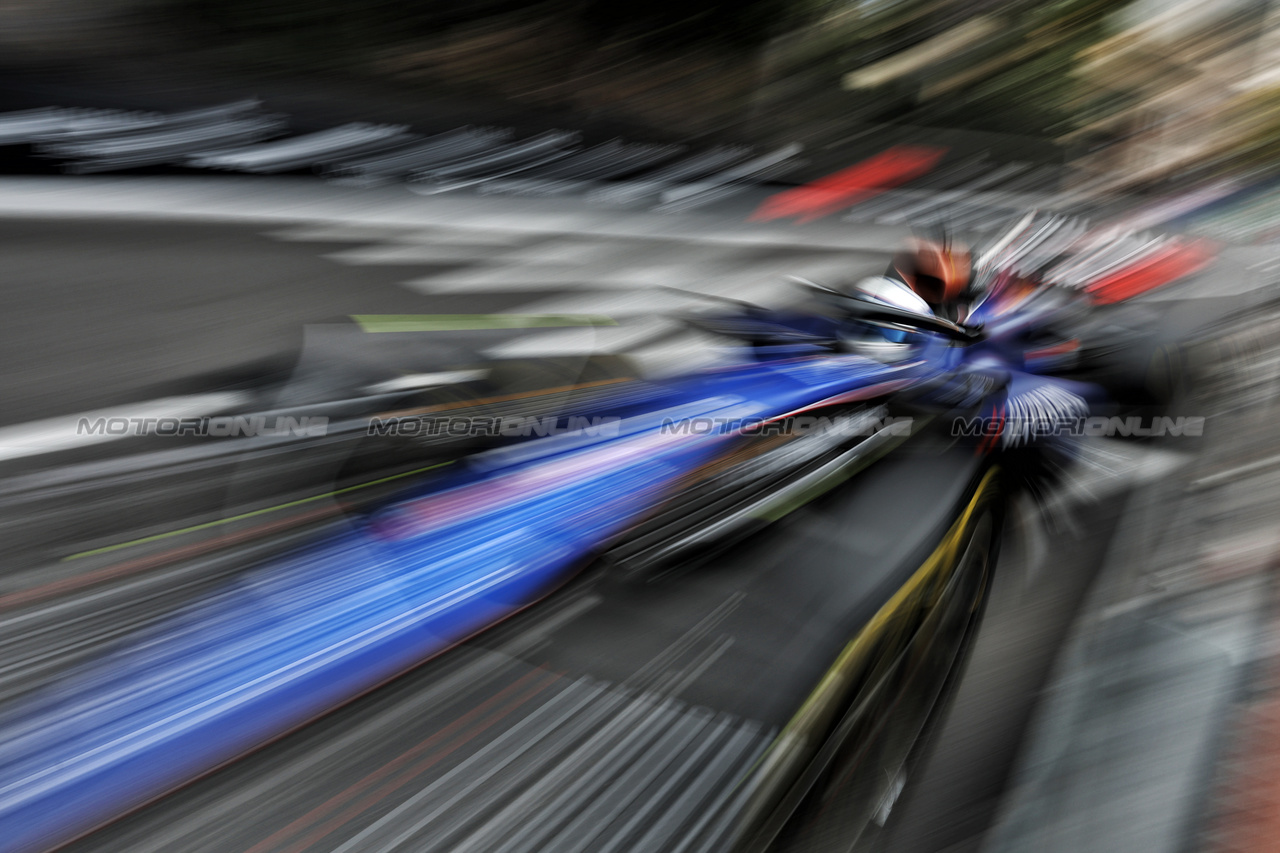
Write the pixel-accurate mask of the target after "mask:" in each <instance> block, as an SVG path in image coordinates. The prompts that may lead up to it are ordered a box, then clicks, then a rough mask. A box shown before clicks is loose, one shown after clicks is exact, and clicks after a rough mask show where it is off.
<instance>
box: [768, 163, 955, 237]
mask: <svg viewBox="0 0 1280 853" xmlns="http://www.w3.org/2000/svg"><path fill="white" fill-rule="evenodd" d="M946 153H947V149H945V148H934V147H932V146H927V145H895V146H894V147H892V148H890V149H888V150H886V151H881V152H880V153H879V154H877V155H875V156H874V157H871V158H870V159H867V160H863V161H862V162H861V163H858V164H857V165H854V166H850V167H849V168H847V169H843V170H841V171H839V172H835V173H834V174H831V175H827V176H826V177H824V178H819V179H818V180H816V181H813V182H811V183H808V184H804V185H803V186H799V187H796V188H795V189H791V190H785V191H783V192H780V193H777V194H776V195H772V196H770V197H769V198H767V199H765V200H764V202H763V203H762V204H761V205H760V206H759V207H758V208H756V211H755V213H753V214H751V221H753V222H767V221H769V220H773V219H783V218H785V217H788V216H795V217H797V219H798V221H799V222H811V221H813V220H815V219H821V218H822V217H824V216H827V215H828V214H831V213H835V212H836V211H838V210H840V209H842V208H845V207H849V206H851V205H854V204H857V203H858V202H860V201H863V200H864V199H868V198H871V197H872V196H874V195H878V194H879V193H882V192H884V191H885V190H886V189H888V188H890V187H895V186H897V185H899V184H904V183H906V182H907V181H909V180H912V179H913V178H918V177H920V176H921V175H923V174H925V173H926V172H928V171H929V170H930V169H932V168H933V167H934V166H935V165H937V163H938V161H939V160H941V159H942V156H943V155H944V154H946Z"/></svg>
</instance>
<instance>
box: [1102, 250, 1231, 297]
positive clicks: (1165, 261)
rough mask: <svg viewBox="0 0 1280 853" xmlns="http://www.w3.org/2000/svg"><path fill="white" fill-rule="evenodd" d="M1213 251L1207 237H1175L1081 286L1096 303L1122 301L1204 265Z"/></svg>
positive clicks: (1189, 273)
mask: <svg viewBox="0 0 1280 853" xmlns="http://www.w3.org/2000/svg"><path fill="white" fill-rule="evenodd" d="M1214 254H1215V253H1214V250H1213V247H1212V245H1211V244H1210V243H1209V242H1208V241H1205V240H1196V241H1194V242H1187V241H1181V240H1177V241H1174V242H1172V243H1171V244H1169V245H1168V246H1165V247H1164V248H1162V249H1160V250H1159V251H1156V252H1152V253H1151V254H1150V255H1147V256H1146V257H1144V258H1142V259H1140V260H1138V261H1137V262H1135V263H1132V264H1130V265H1129V266H1127V267H1124V268H1122V269H1120V270H1117V271H1116V272H1113V273H1111V274H1110V275H1106V276H1103V277H1102V278H1100V279H1098V280H1097V281H1095V282H1092V283H1090V284H1088V285H1085V288H1084V289H1085V291H1086V292H1087V293H1088V294H1089V295H1090V296H1092V297H1093V301H1094V302H1096V303H1098V304H1099V305H1111V304H1113V303H1116V302H1123V301H1125V300H1126V299H1132V298H1133V297H1135V296H1139V295H1141V294H1143V293H1146V292H1148V291H1151V290H1155V289H1156V288H1157V287H1163V286H1164V285H1166V284H1170V283H1172V282H1174V281H1177V280H1178V279H1180V278H1184V277H1185V276H1188V275H1191V274H1192V273H1194V272H1198V271H1200V270H1202V269H1204V268H1205V267H1206V266H1208V265H1209V262H1210V261H1212V260H1213V258H1214Z"/></svg>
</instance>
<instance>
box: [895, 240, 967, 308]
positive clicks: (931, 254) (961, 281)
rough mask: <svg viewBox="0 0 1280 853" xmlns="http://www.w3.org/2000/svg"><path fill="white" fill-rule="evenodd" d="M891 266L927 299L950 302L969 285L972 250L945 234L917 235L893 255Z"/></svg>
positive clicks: (934, 304) (939, 303)
mask: <svg viewBox="0 0 1280 853" xmlns="http://www.w3.org/2000/svg"><path fill="white" fill-rule="evenodd" d="M892 269H893V272H895V273H896V274H897V275H898V276H899V277H900V278H901V279H902V280H903V281H904V282H905V283H906V285H907V286H908V287H910V288H911V289H912V290H913V291H915V292H916V293H917V294H919V295H920V298H922V299H923V300H924V301H925V302H927V303H929V304H930V305H933V306H938V305H950V304H952V303H954V302H955V301H956V300H957V299H959V298H960V297H961V295H963V294H964V291H965V289H966V288H967V287H968V286H969V275H970V260H969V250H968V248H967V247H965V246H961V245H955V244H952V242H951V241H950V240H947V239H945V238H944V239H941V240H927V239H918V238H917V239H915V240H912V241H911V243H910V244H909V245H908V246H907V247H906V248H905V249H903V250H902V251H900V252H898V253H897V254H896V255H894V257H893V266H892Z"/></svg>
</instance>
